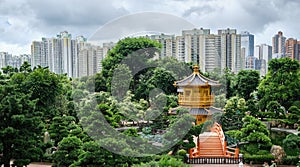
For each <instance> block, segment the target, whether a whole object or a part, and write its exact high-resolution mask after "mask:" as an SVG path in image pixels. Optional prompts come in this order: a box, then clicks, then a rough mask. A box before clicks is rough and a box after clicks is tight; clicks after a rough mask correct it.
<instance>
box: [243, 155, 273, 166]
mask: <svg viewBox="0 0 300 167" xmlns="http://www.w3.org/2000/svg"><path fill="white" fill-rule="evenodd" d="M274 159H275V157H274V156H273V155H272V154H266V155H249V154H245V155H244V160H245V162H246V163H247V164H250V162H251V161H252V164H263V163H264V162H268V163H270V162H271V161H272V160H274Z"/></svg>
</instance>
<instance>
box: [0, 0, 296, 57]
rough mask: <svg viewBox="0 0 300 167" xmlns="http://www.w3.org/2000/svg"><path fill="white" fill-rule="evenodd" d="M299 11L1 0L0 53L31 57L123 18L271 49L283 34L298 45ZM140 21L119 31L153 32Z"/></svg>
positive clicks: (246, 4)
mask: <svg viewBox="0 0 300 167" xmlns="http://www.w3.org/2000/svg"><path fill="white" fill-rule="evenodd" d="M299 8H300V1H298V0H251V1H249V0H85V1H82V0H59V1H58V0H13V1H12V0H0V52H1V51H5V52H9V53H12V54H14V55H18V54H21V53H26V54H30V44H31V42H32V41H33V40H40V39H41V37H54V36H55V35H56V34H58V33H59V32H61V31H65V30H67V31H68V32H70V33H71V34H72V35H73V36H74V37H75V36H79V35H84V36H85V37H91V36H93V34H94V33H95V32H96V30H99V28H100V29H101V27H103V26H104V25H107V24H109V23H111V22H114V21H115V20H116V19H118V18H120V17H121V18H122V17H124V16H126V15H132V14H137V13H143V12H162V13H164V14H170V15H173V16H176V17H178V18H181V19H182V20H186V21H188V22H189V23H191V25H194V27H195V28H200V27H203V28H210V29H211V32H212V33H216V31H217V29H224V28H235V29H237V30H238V32H240V31H249V32H250V33H252V34H254V35H255V44H260V43H267V44H271V38H272V36H273V35H274V34H276V33H277V32H278V31H279V30H281V31H283V33H284V36H286V37H288V38H289V37H292V38H298V39H300V33H299V32H300V23H299V17H298V16H300V10H299ZM137 18H138V17H137ZM142 18H143V19H139V20H134V18H131V20H130V21H128V22H123V25H118V26H117V28H120V27H126V26H128V25H131V26H134V25H135V24H134V23H138V24H139V26H141V25H144V26H149V24H148V23H149V21H151V19H148V18H144V16H143V17H142ZM153 19H154V20H161V21H160V22H164V23H166V24H168V26H169V27H175V28H177V29H180V28H185V27H184V24H185V23H184V22H172V21H170V22H169V21H168V18H165V17H160V16H157V15H155V16H154V18H153ZM153 19H152V20H153ZM166 19H167V20H166ZM147 21H148V23H144V22H147ZM155 23H159V22H155ZM124 24H125V25H124ZM126 24H127V25H126ZM179 24H180V25H179ZM136 31H142V29H136ZM110 33H112V32H107V33H106V35H107V34H110ZM136 33H139V32H136ZM165 33H168V32H165ZM170 33H174V31H171V30H170ZM112 35H113V34H112Z"/></svg>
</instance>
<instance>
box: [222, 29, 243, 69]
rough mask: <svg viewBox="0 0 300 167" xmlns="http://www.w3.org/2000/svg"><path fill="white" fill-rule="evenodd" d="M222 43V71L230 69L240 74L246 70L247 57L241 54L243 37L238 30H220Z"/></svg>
mask: <svg viewBox="0 0 300 167" xmlns="http://www.w3.org/2000/svg"><path fill="white" fill-rule="evenodd" d="M218 35H219V36H220V42H221V55H220V56H221V63H220V67H221V69H224V68H229V69H230V70H231V71H232V72H234V73H238V72H239V71H240V70H242V69H244V68H245V57H243V56H242V54H241V35H240V34H237V33H236V29H229V28H228V29H224V30H218Z"/></svg>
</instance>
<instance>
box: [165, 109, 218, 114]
mask: <svg viewBox="0 0 300 167" xmlns="http://www.w3.org/2000/svg"><path fill="white" fill-rule="evenodd" d="M179 108H180V107H176V108H171V109H170V110H169V114H172V115H176V114H177V110H178V109H179ZM187 109H188V111H189V113H190V114H191V115H213V114H216V113H222V112H223V110H222V109H220V108H216V107H209V108H187Z"/></svg>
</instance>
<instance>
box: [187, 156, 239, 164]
mask: <svg viewBox="0 0 300 167" xmlns="http://www.w3.org/2000/svg"><path fill="white" fill-rule="evenodd" d="M240 162H243V163H244V158H243V157H238V158H234V157H198V158H186V163H187V164H238V163H240Z"/></svg>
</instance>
